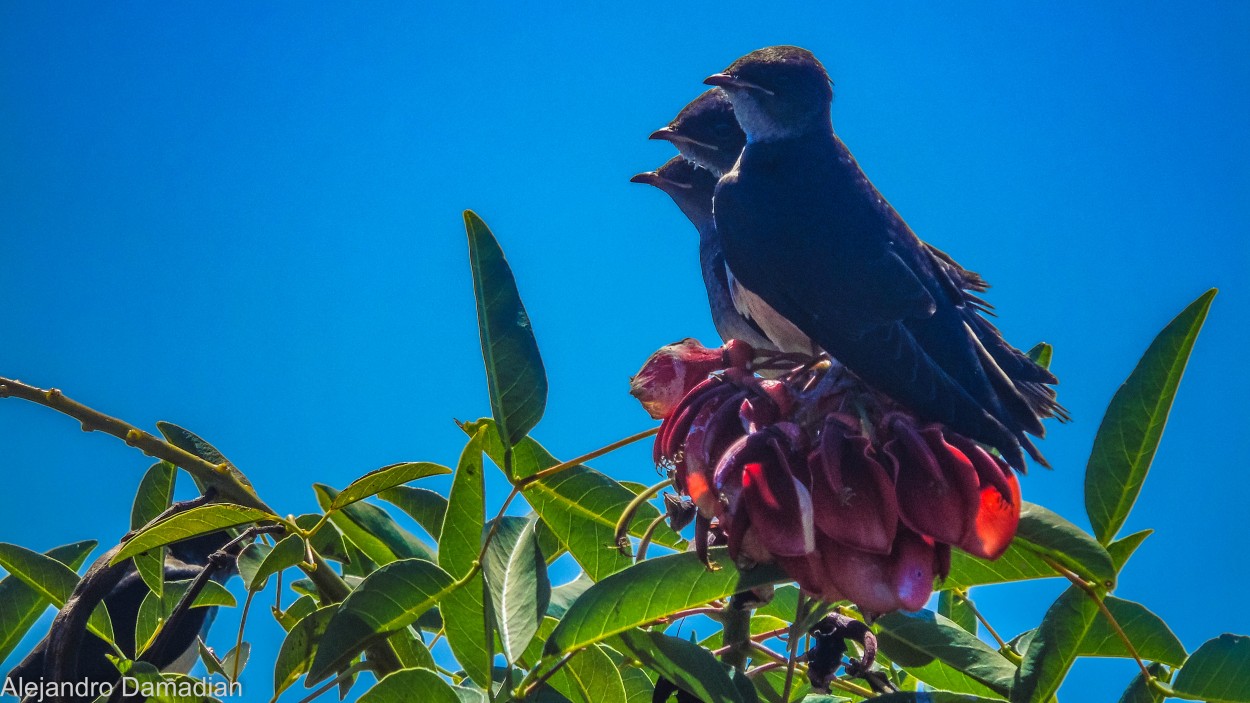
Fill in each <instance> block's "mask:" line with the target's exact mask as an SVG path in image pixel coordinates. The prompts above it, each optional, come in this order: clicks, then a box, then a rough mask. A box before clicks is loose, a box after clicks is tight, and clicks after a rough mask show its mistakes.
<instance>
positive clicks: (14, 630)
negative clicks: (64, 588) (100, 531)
mask: <svg viewBox="0 0 1250 703" xmlns="http://www.w3.org/2000/svg"><path fill="white" fill-rule="evenodd" d="M95 548H96V542H95V540H87V541H85V542H75V543H73V544H67V545H64V546H61V547H54V548H52V549H49V550H48V551H46V552H44V553H43V556H45V557H47V558H49V559H55V560H56V561H59V562H61V563H62V564H64V565H65V566H66V568H68V569H69V570H70V571H77V569H78V567H80V566H82V564H83V562H84V561H86V559H87V555H88V554H90V553H91V550H93V549H95ZM51 602H52V599H50V598H48V597H47V596H45V595H44V594H43V593H41V592H39V591H37V590H35V589H34V588H31V587H30V586H28V585H26V583H25V582H23V581H22V580H21V579H20V578H18V577H17V576H15V575H12V574H10V575H8V576H6V577H4V579H0V662H2V661H4V660H5V659H8V657H9V655H10V654H12V653H13V650H14V649H15V648H16V647H17V645H18V643H20V642H21V641H22V637H23V636H24V635H25V634H26V633H27V632H29V631H30V628H32V627H34V625H35V623H36V622H37V621H38V620H39V616H40V615H42V614H43V611H44V610H46V609H47V607H48V605H49V604H50V603H51Z"/></svg>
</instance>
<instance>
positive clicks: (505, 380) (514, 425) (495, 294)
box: [464, 210, 547, 447]
mask: <svg viewBox="0 0 1250 703" xmlns="http://www.w3.org/2000/svg"><path fill="white" fill-rule="evenodd" d="M464 228H465V231H466V232H467V233H468V235H469V265H470V268H471V269H472V273H473V295H474V297H475V298H476V299H477V328H478V332H479V334H480V335H481V338H482V359H483V360H484V361H485V362H486V384H487V387H488V388H489V390H490V408H491V415H492V416H493V417H494V418H495V422H497V423H499V427H500V429H501V434H502V435H503V436H504V437H506V438H507V440H508V446H509V447H511V446H515V445H516V443H517V442H520V441H521V438H522V437H524V436H525V435H527V434H529V431H530V430H532V429H533V428H534V425H537V424H538V421H539V420H540V419H541V418H542V416H543V410H544V409H545V408H546V405H547V374H546V372H545V371H544V370H543V360H542V357H541V356H540V355H539V353H538V343H537V342H535V341H534V331H533V330H532V329H531V328H530V319H529V315H527V314H526V313H525V306H524V305H523V304H522V303H521V296H520V294H519V293H518V292H517V287H516V279H515V278H514V277H513V276H512V269H511V268H510V267H509V266H508V261H507V260H506V259H505V258H504V255H503V250H502V249H500V248H499V242H498V241H496V240H495V235H493V234H491V231H490V229H489V228H487V226H486V223H485V222H483V221H482V218H480V217H478V216H477V215H476V214H475V213H474V212H473V211H472V210H465V212H464Z"/></svg>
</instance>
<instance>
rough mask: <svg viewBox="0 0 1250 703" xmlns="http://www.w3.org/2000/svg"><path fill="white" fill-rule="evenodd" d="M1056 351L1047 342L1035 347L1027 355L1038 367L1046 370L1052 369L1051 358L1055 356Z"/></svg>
mask: <svg viewBox="0 0 1250 703" xmlns="http://www.w3.org/2000/svg"><path fill="white" fill-rule="evenodd" d="M1054 352H1055V349H1054V347H1052V346H1050V345H1049V344H1047V343H1046V342H1039V343H1037V344H1035V345H1033V348H1032V349H1030V350H1029V351H1028V352H1027V353H1028V355H1029V358H1030V359H1032V360H1033V361H1034V362H1035V363H1036V364H1037V365H1038V366H1041V367H1042V368H1044V369H1049V368H1050V361H1051V358H1052V357H1053V356H1054Z"/></svg>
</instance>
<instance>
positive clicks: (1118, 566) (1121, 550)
mask: <svg viewBox="0 0 1250 703" xmlns="http://www.w3.org/2000/svg"><path fill="white" fill-rule="evenodd" d="M1152 534H1154V530H1142V531H1140V532H1134V533H1133V534H1131V535H1128V536H1127V537H1122V538H1120V539H1118V540H1116V541H1114V542H1112V543H1111V544H1108V545H1107V553H1108V554H1110V555H1111V563H1112V564H1114V565H1115V570H1116V571H1123V570H1124V565H1125V564H1127V563H1128V560H1129V557H1132V556H1133V554H1134V552H1136V551H1137V548H1138V547H1140V546H1141V544H1142V542H1145V541H1146V538H1147V537H1149V536H1150V535H1152Z"/></svg>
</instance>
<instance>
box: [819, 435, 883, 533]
mask: <svg viewBox="0 0 1250 703" xmlns="http://www.w3.org/2000/svg"><path fill="white" fill-rule="evenodd" d="M870 452H871V449H870V447H869V442H868V438H867V437H864V436H863V435H860V434H858V433H854V434H852V433H850V432H849V431H848V429H847V427H846V426H845V425H844V424H843V423H842V422H840V421H838V420H837V419H835V418H832V417H831V418H828V419H827V420H826V421H825V426H824V428H823V430H822V431H821V435H820V443H819V446H818V447H817V449H816V450H815V451H814V452H812V455H811V457H810V459H809V467H810V469H811V489H812V507H813V510H814V515H815V520H816V526H817V527H819V528H820V531H821V532H824V533H825V534H826V535H828V536H829V537H831V538H833V539H835V540H837V541H839V542H841V543H842V544H845V545H847V546H848V547H854V548H856V549H862V550H864V551H866V552H874V553H877V554H889V553H890V546H891V544H893V542H894V533H895V530H896V528H897V527H898V500H897V499H896V498H895V494H894V484H893V482H892V481H891V480H890V476H889V474H888V473H886V470H885V467H883V466H881V464H880V463H879V462H878V461H877V460H876V459H875V458H873V457H872V455H871V453H870Z"/></svg>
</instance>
